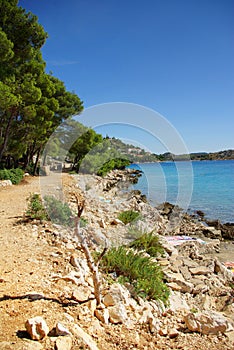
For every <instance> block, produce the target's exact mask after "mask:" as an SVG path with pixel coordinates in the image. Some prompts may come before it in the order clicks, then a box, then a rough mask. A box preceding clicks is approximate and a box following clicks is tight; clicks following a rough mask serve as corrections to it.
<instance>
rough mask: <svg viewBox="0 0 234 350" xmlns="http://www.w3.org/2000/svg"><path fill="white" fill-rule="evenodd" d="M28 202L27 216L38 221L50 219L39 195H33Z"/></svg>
mask: <svg viewBox="0 0 234 350" xmlns="http://www.w3.org/2000/svg"><path fill="white" fill-rule="evenodd" d="M28 201H29V203H28V209H27V211H26V215H27V216H29V217H30V218H31V219H37V220H48V219H49V218H48V215H47V213H46V210H45V208H44V205H43V203H42V199H41V197H40V195H39V194H37V193H34V194H31V196H30V197H29V199H28Z"/></svg>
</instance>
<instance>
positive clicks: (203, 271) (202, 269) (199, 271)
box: [189, 266, 212, 275]
mask: <svg viewBox="0 0 234 350" xmlns="http://www.w3.org/2000/svg"><path fill="white" fill-rule="evenodd" d="M189 270H190V272H191V273H192V274H193V275H208V274H209V273H211V272H212V271H211V270H210V269H209V268H208V267H206V266H198V267H191V268H190V269H189Z"/></svg>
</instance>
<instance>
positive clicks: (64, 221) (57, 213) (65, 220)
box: [44, 196, 73, 226]
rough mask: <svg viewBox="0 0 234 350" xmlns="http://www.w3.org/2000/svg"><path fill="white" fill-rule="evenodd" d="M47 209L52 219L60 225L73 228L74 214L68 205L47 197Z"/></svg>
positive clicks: (45, 199)
mask: <svg viewBox="0 0 234 350" xmlns="http://www.w3.org/2000/svg"><path fill="white" fill-rule="evenodd" d="M44 201H45V207H46V211H47V213H48V216H49V217H50V219H51V220H52V221H53V222H54V223H56V224H60V225H64V226H71V225H72V224H73V222H72V212H71V209H70V208H69V206H68V204H67V203H63V202H61V201H60V200H58V199H56V198H55V197H53V196H45V198H44Z"/></svg>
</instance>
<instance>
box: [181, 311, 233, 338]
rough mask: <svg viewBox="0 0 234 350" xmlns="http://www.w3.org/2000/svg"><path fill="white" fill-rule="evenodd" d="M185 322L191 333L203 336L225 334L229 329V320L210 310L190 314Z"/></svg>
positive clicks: (185, 318)
mask: <svg viewBox="0 0 234 350" xmlns="http://www.w3.org/2000/svg"><path fill="white" fill-rule="evenodd" d="M184 322H185V324H186V326H187V328H188V329H189V330H190V331H193V332H199V333H202V334H218V333H220V332H221V333H224V332H226V330H227V329H228V327H229V323H228V321H227V319H226V318H225V317H224V316H223V315H222V314H220V313H218V312H214V311H208V310H207V311H204V312H198V313H189V314H188V315H186V316H185V317H184Z"/></svg>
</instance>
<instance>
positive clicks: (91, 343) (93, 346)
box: [61, 324, 99, 350]
mask: <svg viewBox="0 0 234 350" xmlns="http://www.w3.org/2000/svg"><path fill="white" fill-rule="evenodd" d="M73 333H74V335H75V336H76V337H80V338H82V340H83V341H84V342H85V343H86V344H87V345H88V347H89V349H90V350H99V349H98V347H97V344H96V343H95V341H94V340H93V339H92V337H91V336H90V335H89V334H87V333H86V332H85V331H84V330H83V329H82V328H81V327H79V326H78V325H77V324H75V325H74V327H73ZM61 350H64V349H61Z"/></svg>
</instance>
